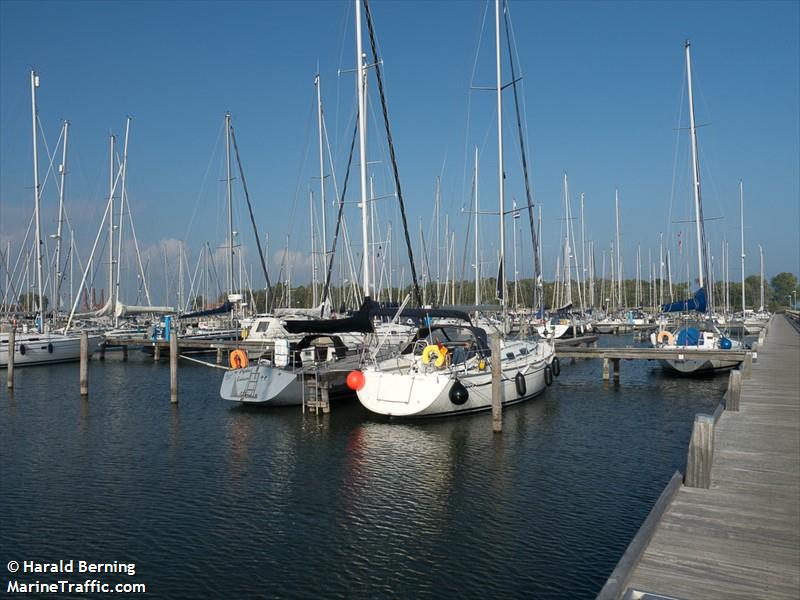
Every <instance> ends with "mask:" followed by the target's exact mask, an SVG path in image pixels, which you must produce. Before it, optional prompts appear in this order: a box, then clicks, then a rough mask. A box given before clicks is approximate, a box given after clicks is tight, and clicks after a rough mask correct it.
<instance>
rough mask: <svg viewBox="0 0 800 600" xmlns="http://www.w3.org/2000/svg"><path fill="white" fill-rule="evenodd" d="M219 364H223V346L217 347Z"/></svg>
mask: <svg viewBox="0 0 800 600" xmlns="http://www.w3.org/2000/svg"><path fill="white" fill-rule="evenodd" d="M217 364H218V365H221V364H222V348H217Z"/></svg>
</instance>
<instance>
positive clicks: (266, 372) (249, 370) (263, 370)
mask: <svg viewBox="0 0 800 600" xmlns="http://www.w3.org/2000/svg"><path fill="white" fill-rule="evenodd" d="M219 394H220V396H222V398H224V399H225V400H231V401H232V402H242V403H244V404H259V405H267V404H268V405H270V406H300V405H301V404H302V403H303V384H302V382H301V381H300V379H299V378H298V376H297V373H295V372H293V371H288V370H286V369H281V368H277V367H271V366H269V365H253V366H250V367H246V368H244V369H231V370H230V371H227V372H226V373H225V376H224V377H223V378H222V385H220V389H219Z"/></svg>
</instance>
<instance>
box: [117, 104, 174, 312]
mask: <svg viewBox="0 0 800 600" xmlns="http://www.w3.org/2000/svg"><path fill="white" fill-rule="evenodd" d="M130 127H131V117H130V116H129V117H128V119H127V121H126V122H125V141H124V142H123V145H122V181H121V190H122V191H121V192H120V195H119V227H118V229H119V232H118V235H117V238H118V239H117V263H118V265H117V275H116V277H117V278H116V281H115V282H114V294H113V296H112V298H116V299H117V300H119V279H120V274H121V273H122V269H121V268H119V267H120V265H121V262H120V261H122V232H123V225H124V224H125V177H126V175H127V173H128V133H129V132H130ZM128 212H130V207H129V208H128ZM167 304H169V302H168V303H167ZM111 310H113V311H114V315H115V317H114V324H115V325H116V324H117V323H118V322H119V317H117V316H116V312H117V311H116V301H115V302H114V303H112V305H111Z"/></svg>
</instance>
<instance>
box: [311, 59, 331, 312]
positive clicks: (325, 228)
mask: <svg viewBox="0 0 800 600" xmlns="http://www.w3.org/2000/svg"><path fill="white" fill-rule="evenodd" d="M314 85H316V87H317V129H318V132H319V192H320V197H319V202H320V206H321V207H322V214H321V215H320V217H321V219H322V264H323V265H325V264H327V262H328V226H327V222H326V216H325V215H326V212H325V211H326V206H325V163H324V158H323V155H322V90H321V87H322V81H321V79H320V75H319V73H317V76H316V78H315V79H314ZM314 305H315V306H316V301H315V302H314Z"/></svg>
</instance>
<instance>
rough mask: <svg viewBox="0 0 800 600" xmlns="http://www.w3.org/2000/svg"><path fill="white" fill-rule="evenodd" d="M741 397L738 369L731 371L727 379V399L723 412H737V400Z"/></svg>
mask: <svg viewBox="0 0 800 600" xmlns="http://www.w3.org/2000/svg"><path fill="white" fill-rule="evenodd" d="M741 396H742V372H741V371H739V370H738V369H734V370H733V371H731V375H730V378H729V379H728V399H727V400H726V401H725V410H730V411H732V412H739V399H740V398H741Z"/></svg>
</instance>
